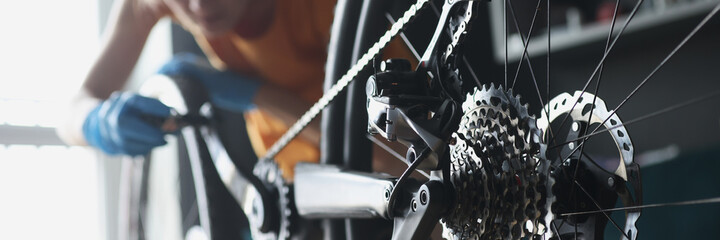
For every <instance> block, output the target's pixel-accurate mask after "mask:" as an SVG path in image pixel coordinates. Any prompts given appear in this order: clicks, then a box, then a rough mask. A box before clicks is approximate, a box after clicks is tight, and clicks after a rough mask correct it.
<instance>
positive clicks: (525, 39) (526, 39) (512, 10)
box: [505, 0, 542, 88]
mask: <svg viewBox="0 0 720 240" xmlns="http://www.w3.org/2000/svg"><path fill="white" fill-rule="evenodd" d="M506 1H507V2H508V4H509V6H510V15H511V16H512V17H513V23H514V24H515V29H516V30H517V32H518V34H519V35H520V41H522V44H523V51H522V55H521V56H520V59H519V60H518V67H517V69H516V70H515V77H514V78H513V82H512V85H511V87H510V88H515V83H516V82H517V78H518V75H519V74H520V69H521V68H522V61H523V59H527V62H528V67H529V68H530V74H532V78H533V81H537V80H536V79H535V73H534V72H533V67H532V65H531V64H530V56H529V55H530V54H529V53H528V52H527V48H528V45H530V37H531V36H532V33H533V29H534V28H535V20H536V19H537V15H538V12H540V3H542V0H538V3H537V6H536V7H535V14H533V18H532V21H531V22H530V30H528V34H527V37H525V36H524V35H523V34H522V30H520V25H518V20H517V16H515V8H514V7H513V4H512V2H510V0H506ZM505 41H506V42H505V45H507V40H505ZM526 57H527V58H526ZM536 85H537V84H536Z"/></svg>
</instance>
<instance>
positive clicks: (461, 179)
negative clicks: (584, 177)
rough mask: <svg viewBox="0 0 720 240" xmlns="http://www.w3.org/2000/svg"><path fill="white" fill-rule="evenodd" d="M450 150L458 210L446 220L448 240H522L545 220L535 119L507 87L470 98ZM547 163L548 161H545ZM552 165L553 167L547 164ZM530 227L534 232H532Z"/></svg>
mask: <svg viewBox="0 0 720 240" xmlns="http://www.w3.org/2000/svg"><path fill="white" fill-rule="evenodd" d="M462 108H463V112H464V116H463V118H462V120H461V123H460V128H459V129H458V131H457V132H456V133H454V134H453V137H454V138H455V140H456V143H455V144H453V145H451V146H450V154H451V157H450V159H451V166H450V167H451V169H450V175H451V179H450V181H451V182H452V184H453V186H454V187H455V192H456V196H455V198H456V201H457V205H456V206H455V207H454V208H453V209H451V210H450V214H448V215H447V216H446V217H444V218H443V222H442V223H443V236H444V237H445V238H447V239H520V238H521V237H524V236H528V235H531V234H533V235H534V234H536V231H535V230H534V229H536V227H535V226H536V225H537V223H538V221H539V219H540V217H541V216H542V214H543V212H542V209H543V207H544V206H541V199H542V195H543V194H544V193H543V192H541V191H540V189H539V188H538V186H539V185H540V180H541V179H540V174H539V173H538V171H537V169H536V166H538V164H537V161H543V160H540V159H537V158H536V157H535V156H536V154H537V153H538V150H539V149H540V143H539V140H540V139H539V131H538V130H537V128H535V118H534V117H532V116H530V115H529V114H528V113H527V107H526V106H525V105H522V104H521V103H520V99H519V97H516V96H513V94H512V92H505V91H504V90H503V89H502V87H498V88H496V87H495V86H494V85H490V86H483V87H482V89H476V90H475V91H474V92H473V93H472V94H468V96H467V98H466V101H465V102H464V103H463V107H462ZM542 163H544V161H543V162H542ZM543 165H547V164H543ZM528 225H530V229H528V227H527V226H528Z"/></svg>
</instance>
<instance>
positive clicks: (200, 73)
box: [158, 53, 260, 112]
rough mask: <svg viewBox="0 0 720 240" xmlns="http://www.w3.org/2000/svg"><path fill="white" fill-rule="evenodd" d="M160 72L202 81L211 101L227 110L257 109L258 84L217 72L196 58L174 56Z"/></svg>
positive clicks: (234, 74) (241, 77) (247, 79)
mask: <svg viewBox="0 0 720 240" xmlns="http://www.w3.org/2000/svg"><path fill="white" fill-rule="evenodd" d="M158 73H159V74H163V75H167V76H171V77H173V76H179V77H186V78H190V79H193V80H196V81H200V82H201V83H202V84H203V85H204V86H205V88H207V91H208V95H209V96H210V101H211V102H212V103H213V104H214V105H215V106H217V107H220V108H223V109H225V110H230V111H235V112H244V111H246V110H249V109H253V108H255V105H254V104H253V98H255V94H256V93H257V90H258V88H259V87H260V82H259V81H257V80H255V79H252V78H249V77H247V76H243V75H240V74H237V73H234V72H230V71H218V70H217V69H215V68H213V67H212V66H210V64H209V63H208V62H207V61H206V60H204V59H203V58H200V57H198V56H196V55H193V54H188V53H184V54H178V55H175V57H173V59H172V60H170V61H169V62H168V63H166V64H165V65H164V66H163V67H162V68H160V70H159V71H158Z"/></svg>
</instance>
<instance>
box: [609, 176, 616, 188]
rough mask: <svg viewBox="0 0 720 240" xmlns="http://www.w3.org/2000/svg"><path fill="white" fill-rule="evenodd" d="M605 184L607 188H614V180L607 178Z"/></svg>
mask: <svg viewBox="0 0 720 240" xmlns="http://www.w3.org/2000/svg"><path fill="white" fill-rule="evenodd" d="M607 183H608V186H609V187H615V178H613V177H609V178H608V180H607Z"/></svg>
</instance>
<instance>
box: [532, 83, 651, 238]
mask: <svg viewBox="0 0 720 240" xmlns="http://www.w3.org/2000/svg"><path fill="white" fill-rule="evenodd" d="M576 103H577V104H576ZM593 103H594V104H593ZM565 118H567V119H568V120H569V122H570V123H571V127H570V129H569V130H567V134H566V135H564V134H562V133H560V134H558V133H557V132H555V134H558V135H555V136H553V134H552V132H554V131H550V130H551V128H552V127H553V126H555V127H558V126H556V125H552V124H553V123H556V124H557V123H558V122H560V121H562V120H563V119H565ZM559 125H562V124H559ZM537 126H538V128H539V129H540V131H541V133H542V136H543V139H545V140H549V139H553V140H554V141H553V142H549V143H546V144H544V145H543V146H553V145H557V144H558V143H560V145H562V146H558V147H551V149H543V150H541V151H540V152H541V156H540V157H541V158H543V159H549V161H550V163H551V164H550V165H549V167H550V169H548V170H549V171H546V172H550V173H551V178H550V179H551V181H550V182H549V183H548V184H549V185H548V186H549V187H548V188H547V189H548V190H549V191H548V192H547V196H548V199H547V204H546V206H545V208H546V211H547V212H548V214H547V215H546V216H545V217H544V222H546V223H550V224H552V229H551V230H552V231H546V233H545V237H546V238H547V239H550V238H552V237H556V236H558V235H559V236H560V237H561V238H574V236H583V238H587V239H604V238H603V234H604V229H605V225H606V224H607V220H608V218H607V217H606V216H604V215H603V214H602V213H596V214H591V215H578V216H565V217H561V214H562V213H568V212H577V211H583V210H598V209H599V208H601V209H607V208H612V207H614V206H615V203H616V201H617V199H618V197H619V198H620V200H621V201H622V203H623V205H624V206H626V207H628V206H637V205H640V204H641V202H642V191H641V188H640V172H639V167H638V165H637V164H636V163H635V162H634V161H633V151H634V148H633V144H632V141H631V140H630V137H629V135H628V133H627V130H626V129H625V127H624V126H623V125H622V122H621V121H620V119H619V118H618V116H617V115H616V114H614V113H611V112H609V111H608V110H607V107H606V105H605V102H604V101H603V100H602V99H600V98H597V97H596V96H594V95H593V94H590V93H582V92H580V91H577V92H575V93H574V94H573V95H571V94H568V93H563V94H560V95H558V96H557V97H555V98H553V99H552V100H550V102H549V103H548V104H547V105H546V106H545V108H544V110H543V112H542V114H541V117H540V119H538V121H537ZM596 126H601V127H604V128H606V129H611V131H609V132H610V136H611V138H612V140H613V142H614V145H615V147H616V148H617V151H618V156H619V160H618V162H617V163H616V164H617V167H613V168H614V169H604V168H603V167H601V165H614V164H612V163H611V164H601V163H597V162H595V161H593V160H592V159H590V157H589V156H586V155H584V154H583V151H581V150H580V148H582V147H583V146H582V145H584V144H585V143H584V142H583V140H580V139H581V138H582V134H586V133H592V131H594V130H596V128H599V127H596ZM558 130H559V129H558ZM639 216H640V212H639V211H629V212H627V213H626V218H625V226H624V227H622V225H620V226H617V227H618V228H623V232H624V233H625V235H627V236H628V237H630V239H636V237H637V228H636V226H635V223H636V222H637V219H638V218H639ZM622 239H627V238H625V237H623V238H622Z"/></svg>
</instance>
